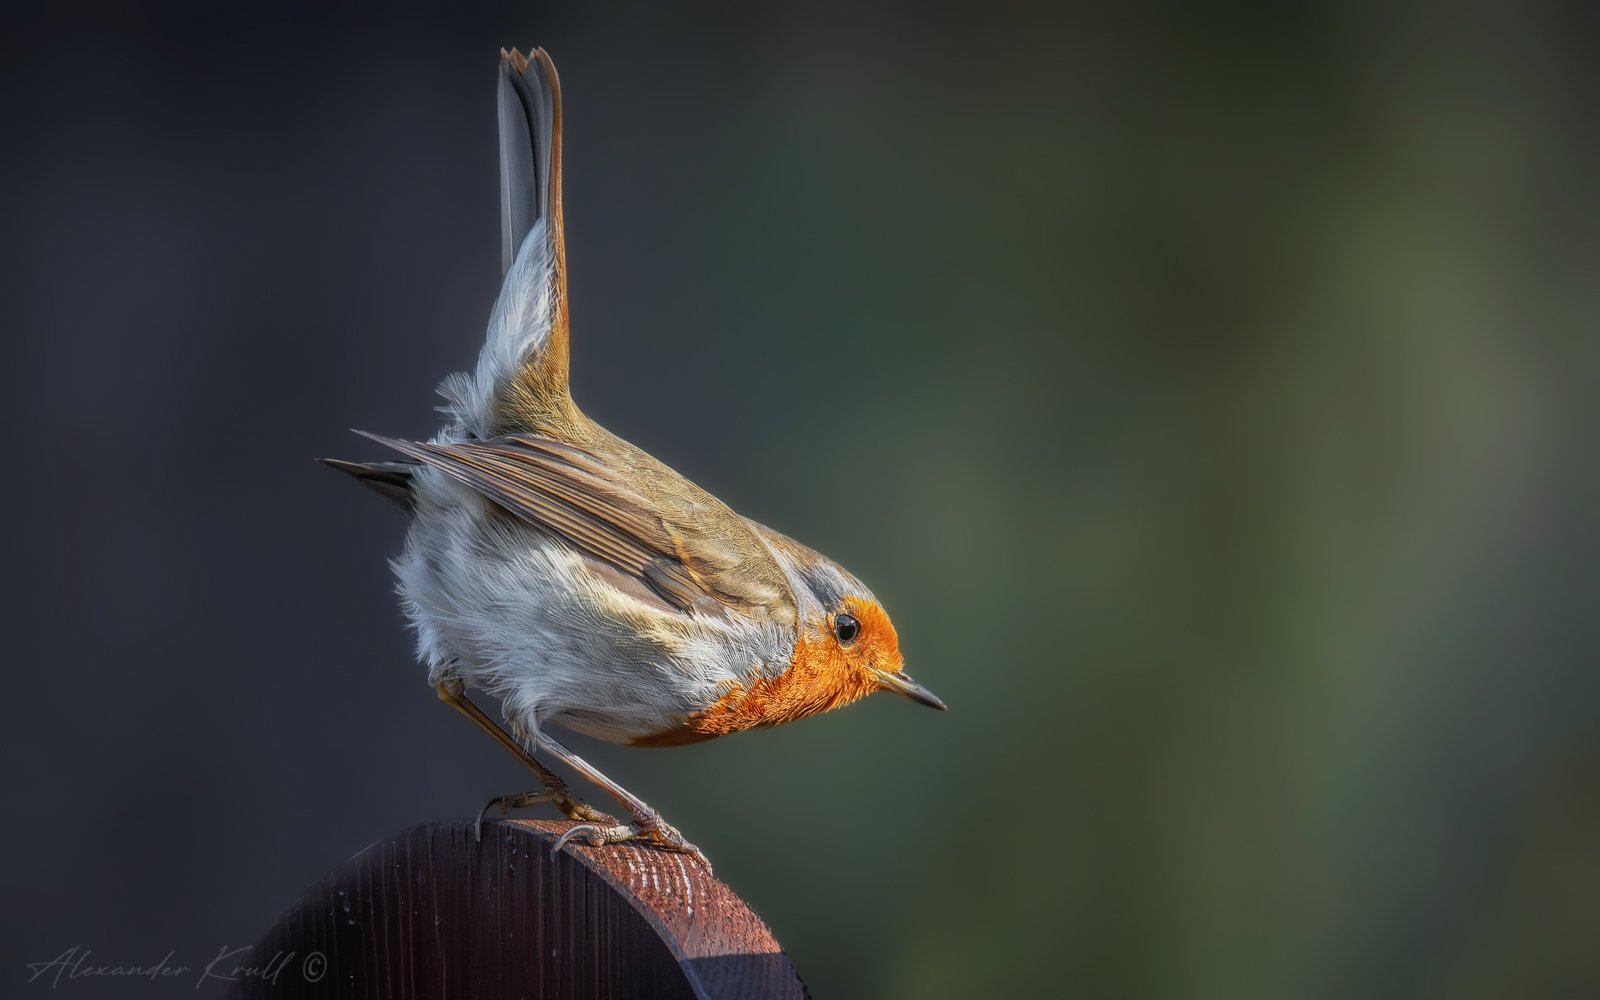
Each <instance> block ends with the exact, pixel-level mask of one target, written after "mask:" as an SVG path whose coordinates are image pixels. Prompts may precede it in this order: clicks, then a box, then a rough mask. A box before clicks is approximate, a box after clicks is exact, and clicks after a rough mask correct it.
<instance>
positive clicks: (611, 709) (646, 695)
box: [320, 48, 945, 861]
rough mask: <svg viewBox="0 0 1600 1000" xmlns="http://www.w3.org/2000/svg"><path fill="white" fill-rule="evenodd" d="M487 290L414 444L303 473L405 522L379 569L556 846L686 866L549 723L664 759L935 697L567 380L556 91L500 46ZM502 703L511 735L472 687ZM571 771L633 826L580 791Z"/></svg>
mask: <svg viewBox="0 0 1600 1000" xmlns="http://www.w3.org/2000/svg"><path fill="white" fill-rule="evenodd" d="M498 108H499V148H500V208H501V227H500V228H501V263H502V270H503V280H502V285H501V288H500V292H499V296H498V298H497V300H496V302H495V305H494V308H493V311H492V313H491V316H490V320H489V324H488V332H487V336H486V339H485V342H484V345H483V347H482V349H481V351H480V353H479V356H478V359H477V365H476V367H475V368H474V369H473V370H472V371H470V372H462V373H458V374H455V375H452V376H450V377H449V378H447V379H446V380H445V381H444V382H443V383H442V384H441V385H440V387H439V392H440V394H441V395H442V396H443V397H444V399H445V400H446V405H444V406H442V407H440V408H439V409H440V410H441V411H442V412H443V413H444V414H445V418H446V423H445V425H444V427H443V428H441V429H440V431H439V432H438V434H437V435H435V436H434V437H433V438H432V439H431V440H428V441H411V440H401V439H396V438H390V437H385V436H382V435H378V434H372V433H368V432H365V431H357V432H356V433H358V434H362V435H364V436H365V437H367V438H370V439H371V440H372V441H374V442H377V443H378V444H381V445H383V446H385V447H387V448H389V449H392V451H393V453H395V454H397V455H398V457H392V458H390V459H387V460H382V461H372V462H351V461H344V460H340V459H320V461H322V462H324V463H325V464H327V465H329V466H331V467H333V468H335V469H338V470H340V471H341V472H345V473H348V474H349V475H351V476H354V477H355V478H356V479H358V480H360V481H361V482H362V483H364V484H365V485H367V486H369V487H371V488H372V489H373V490H375V491H376V492H378V493H379V494H381V495H383V496H384V497H386V498H387V499H389V500H392V501H394V502H395V503H397V504H398V505H400V506H401V507H402V508H404V510H405V511H406V512H407V513H408V514H409V515H410V526H409V530H408V532H407V535H406V540H405V545H404V549H403V551H402V553H401V554H400V555H399V556H398V557H397V558H395V559H393V560H392V561H391V564H390V565H391V567H392V569H393V571H394V574H395V577H396V581H397V590H398V591H399V594H400V597H401V604H402V607H403V609H404V612H405V616H406V618H407V620H408V623H409V625H410V627H411V629H412V630H413V631H414V632H415V636H416V648H417V655H418V658H419V660H421V661H422V663H423V664H425V665H426V666H427V667H428V679H429V683H430V684H431V685H432V686H433V688H434V690H435V691H436V692H437V694H438V696H439V698H440V699H441V700H442V701H444V702H445V703H446V704H448V705H450V706H451V707H453V708H455V709H456V710H458V711H459V712H461V713H462V714H463V715H465V716H466V717H467V718H468V719H470V720H471V721H472V722H473V723H474V724H475V725H477V726H478V727H479V728H481V729H482V730H483V731H484V732H485V733H487V734H489V735H490V736H491V737H492V738H493V739H494V740H495V741H496V742H497V743H499V744H500V745H501V746H502V747H504V748H505V749H506V750H508V751H509V752H511V753H512V754H514V755H515V756H516V757H517V758H518V759H519V760H520V761H521V762H522V763H523V764H524V765H526V766H527V767H528V768H529V769H530V770H531V771H532V772H533V774H534V775H535V776H536V777H537V778H538V781H539V785H540V788H539V790H537V791H530V792H521V793H515V794H511V795H502V796H497V797H496V798H495V799H492V800H491V801H490V802H489V804H488V805H486V806H485V807H484V809H483V811H482V812H480V813H479V822H480V824H481V822H482V818H483V816H484V815H485V814H486V813H487V812H488V811H489V810H490V809H491V808H495V807H498V808H499V810H500V812H501V814H502V815H506V814H509V812H510V811H511V810H512V809H515V808H520V807H523V806H529V805H536V804H540V803H550V804H553V805H555V806H556V807H557V808H559V809H560V810H561V811H562V812H563V813H564V814H565V815H566V816H567V817H568V818H569V819H572V820H575V821H577V822H576V824H575V825H573V826H571V827H569V828H568V829H567V830H566V831H565V833H564V834H563V835H562V836H561V837H560V838H559V839H558V840H557V841H556V842H555V844H554V846H553V848H552V851H559V850H560V849H561V848H562V847H563V846H564V845H565V844H566V843H568V842H570V841H578V842H580V843H586V844H589V845H591V846H601V845H605V844H615V843H623V842H627V841H635V842H638V843H641V844H646V845H654V846H656V847H659V848H663V849H666V850H671V851H678V852H683V853H686V854H691V855H694V856H696V857H697V858H699V859H700V860H701V861H704V860H705V858H704V855H703V853H701V852H700V851H699V849H698V848H696V847H695V846H694V845H693V844H691V843H690V842H689V841H687V840H685V839H684V837H683V835H682V834H681V833H680V832H679V831H678V830H677V829H676V828H675V827H673V826H672V825H671V824H669V823H667V822H666V821H665V820H664V819H663V818H662V816H661V814H660V813H659V812H657V811H656V810H654V809H652V808H651V807H650V806H648V805H647V804H646V803H645V802H644V801H643V800H642V799H640V798H639V797H638V796H636V795H634V794H633V793H631V792H629V791H628V790H626V789H625V788H623V787H622V786H621V785H620V784H618V783H617V782H615V781H613V780H611V779H610V778H608V777H606V776H605V775H604V774H602V773H600V771H599V770H598V769H596V768H595V767H594V766H593V765H591V764H589V763H588V762H587V761H585V760H584V759H583V758H581V757H579V756H578V755H576V754H574V753H572V752H571V751H570V750H568V749H567V748H566V747H565V746H563V745H562V743H561V742H560V741H559V740H558V739H557V738H556V736H555V735H554V734H553V730H554V729H556V728H557V727H559V728H561V729H565V730H570V731H573V732H577V733H581V734H585V735H587V736H590V737H595V738H598V739H600V740H603V741H608V742H612V743H619V744H627V745H632V746H641V747H668V746H676V745H682V744H687V743H694V742H698V741H701V740H707V739H711V738H714V737H718V736H724V735H728V734H731V733H736V732H741V731H745V730H751V729H757V728H761V727H766V726H775V725H781V724H785V723H789V722H794V721H796V720H799V719H803V718H806V717H808V716H811V715H815V714H817V713H820V712H826V711H829V710H831V709H835V708H839V707H841V706H844V705H847V704H849V703H851V702H854V701H856V700H857V699H859V698H862V697H864V696H866V695H869V694H872V693H874V692H879V691H888V692H892V693H894V694H897V695H901V696H904V697H906V698H909V699H910V700H912V701H915V702H919V703H921V704H923V705H927V706H929V707H932V708H935V709H939V710H941V711H943V710H945V704H944V703H943V702H942V701H940V700H939V699H938V698H937V697H935V696H934V695H933V694H932V693H931V692H929V691H928V690H927V689H926V688H925V687H923V686H922V685H920V684H918V683H917V682H915V681H913V680H912V679H911V678H910V677H909V676H908V675H907V674H906V672H905V663H904V657H903V655H902V653H901V650H900V641H899V637H898V634H897V633H896V631H895V627H894V625H893V624H892V622H891V621H890V619H889V615H888V613H887V612H886V611H885V610H884V608H883V605H882V604H881V603H880V602H879V601H878V599H877V598H876V597H874V596H873V594H872V592H871V591H870V590H868V589H867V587H866V585H865V584H863V583H862V582H861V581H860V580H859V579H857V578H856V577H855V576H854V575H852V574H851V573H850V572H848V571H847V570H845V569H844V568H843V567H842V566H840V565H839V564H838V563H836V562H834V561H833V560H831V559H829V558H827V557H826V556H823V555H821V554H820V553H818V552H816V551H814V550H812V549H810V548H807V547H806V546H804V545H802V544H800V543H799V542H796V541H794V540H793V539H791V538H789V537H788V536H786V535H783V534H781V533H779V532H777V531H775V530H773V529H771V528H768V527H766V526H765V525H762V524H760V523H758V522H756V521H753V520H750V519H748V518H745V517H743V516H741V515H739V514H737V513H735V512H734V511H733V510H732V509H730V508H729V507H728V505H727V504H725V503H723V502H722V501H720V500H718V499H717V498H716V497H714V496H712V495H711V494H710V493H708V492H706V491H705V490H703V489H701V488H700V487H699V486H696V485H695V484H694V483H692V482H690V481H689V480H688V479H686V478H684V477H683V476H681V475H679V474H678V473H677V472H675V471H673V470H672V469H670V468H668V467H667V466H666V465H665V464H663V463H662V462H660V461H659V460H657V459H656V458H654V457H652V456H651V455H648V454H646V453H645V452H644V451H642V450H640V449H639V448H636V447H634V446H633V445H631V444H629V443H628V442H626V441H624V440H622V439H621V438H619V437H617V436H616V435H614V434H612V433H611V432H609V431H607V430H605V429H604V428H603V427H601V426H600V425H599V424H597V423H595V422H594V421H593V420H591V419H590V418H589V417H588V416H587V415H585V414H584V413H583V412H582V411H581V410H579V409H578V406H577V404H576V403H574V402H573V399H572V394H571V391H570V388H569V385H568V368H569V352H568V346H569V342H570V331H569V316H568V300H567V258H566V243H565V236H564V229H563V218H562V207H561V190H562V169H561V143H562V111H561V85H560V81H559V78H558V77H557V75H556V70H555V65H554V63H553V62H552V60H551V58H550V56H549V54H548V53H547V52H546V51H545V50H544V49H542V48H536V49H533V50H531V51H530V52H529V53H528V54H527V55H523V54H522V53H521V52H519V51H518V50H517V49H511V50H510V51H507V50H505V49H502V50H501V51H500V74H499V85H498ZM472 690H476V691H482V692H484V693H485V694H486V695H488V696H490V697H492V698H494V699H496V700H498V702H499V704H500V709H501V714H502V716H503V717H504V720H505V723H506V725H505V726H502V725H501V724H500V723H498V722H496V721H495V720H494V719H493V718H492V717H490V716H489V715H488V713H487V712H485V711H484V710H483V709H482V708H481V707H480V706H479V705H478V704H477V703H476V702H475V701H474V700H473V699H472V698H470V697H469V696H468V693H467V692H468V691H472ZM540 754H543V755H544V756H545V757H547V758H552V759H554V760H555V761H558V762H560V763H561V764H563V765H565V766H566V767H567V768H569V769H570V770H571V771H573V772H576V773H577V774H578V775H580V776H582V777H583V778H584V779H586V780H587V781H588V782H589V783H591V784H593V785H594V786H596V787H597V788H599V789H601V790H603V791H604V792H605V793H607V794H608V795H609V796H610V797H611V798H612V799H614V800H615V801H616V802H617V803H618V804H619V805H620V806H621V807H622V810H623V811H625V812H626V813H627V818H626V819H625V820H619V819H618V818H617V817H615V816H613V815H611V814H610V813H606V812H603V811H601V810H599V809H597V808H595V807H593V806H591V805H589V804H588V803H587V802H586V801H584V800H583V799H581V798H579V797H578V796H576V795H574V794H573V792H572V790H571V788H570V787H569V786H568V785H567V783H566V781H565V780H564V779H563V778H561V777H560V776H559V775H558V774H556V773H555V772H554V771H552V770H551V769H550V768H549V767H547V766H546V765H545V763H544V762H543V761H541V760H540V759H539V756H538V755H540Z"/></svg>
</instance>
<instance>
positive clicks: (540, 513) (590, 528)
mask: <svg viewBox="0 0 1600 1000" xmlns="http://www.w3.org/2000/svg"><path fill="white" fill-rule="evenodd" d="M591 426H592V425H591ZM596 430H598V429H596ZM601 433H603V432H601ZM367 436H368V437H370V438H372V439H373V440H375V441H378V442H380V443H382V444H385V445H388V446H389V447H391V448H393V449H395V450H396V451H398V452H400V453H401V454H403V455H406V456H408V457H410V458H413V459H415V460H417V461H419V462H424V463H426V464H428V465H431V466H434V467H435V468H437V469H439V470H441V471H443V472H444V473H446V474H447V475H449V476H450V477H451V478H453V479H455V480H457V481H458V482H461V483H464V484H466V485H468V486H471V487H472V488H473V489H475V490H477V491H479V492H480V493H482V494H483V495H484V496H486V497H488V498H489V499H490V500H492V501H494V502H495V503H496V504H498V505H499V506H500V507H502V508H504V509H505V510H506V511H508V512H509V513H511V514H513V515H515V516H516V517H518V518H520V519H522V520H524V521H526V522H528V523H530V524H532V525H534V526H536V527H538V528H540V529H542V530H544V531H547V532H549V533H551V534H553V535H556V536H557V537H560V538H562V539H564V540H565V541H567V542H568V543H570V544H571V545H572V546H573V547H575V548H576V549H578V550H579V551H580V552H582V553H584V554H586V555H589V556H592V557H594V558H596V559H601V560H604V561H605V562H607V563H609V564H610V565H612V566H615V567H616V568H617V569H619V570H621V571H623V572H624V573H627V574H629V575H630V576H632V577H634V578H636V579H637V580H639V581H640V582H641V583H643V584H645V585H646V586H647V587H649V588H650V589H651V590H652V591H654V592H656V593H657V594H659V595H660V596H661V597H662V598H663V599H665V600H667V601H668V602H669V603H671V604H673V605H674V606H676V607H678V608H679V609H681V610H683V611H700V612H720V611H722V610H723V609H728V610H732V611H736V612H739V613H741V614H744V615H746V616H748V617H751V618H754V619H757V620H762V621H775V622H779V623H784V624H792V623H793V622H794V621H795V619H796V615H797V610H796V607H795V602H794V595H793V594H792V593H791V592H790V591H789V586H788V582H787V579H786V578H785V577H784V575H783V571H782V569H781V568H780V567H779V566H778V564H777V562H776V561H775V560H774V559H773V558H772V555H771V553H770V552H769V551H768V550H767V548H766V546H765V544H764V543H762V542H761V541H760V539H759V538H758V537H756V536H755V535H754V533H752V532H750V531H749V528H748V527H747V526H746V525H745V524H744V522H743V520H742V519H740V518H739V517H738V515H736V514H734V513H733V512H732V511H731V510H728V509H727V507H726V506H724V505H722V504H721V503H720V502H719V501H717V500H715V498H712V497H711V496H710V495H709V494H707V493H705V492H704V491H703V490H700V489H699V488H698V487H695V486H693V484H691V483H689V482H688V481H687V480H684V479H682V477H679V476H678V475H677V474H676V473H674V472H672V471H671V470H670V469H667V468H666V467H665V466H662V465H660V463H659V462H656V461H655V460H654V459H652V458H650V457H649V456H648V455H645V454H644V453H643V452H640V451H638V450H637V449H635V448H633V447H632V446H630V445H627V444H625V443H624V442H621V441H619V440H617V439H615V438H611V437H610V435H605V438H606V439H609V442H608V443H613V444H614V445H615V446H617V447H618V449H619V453H618V454H617V455H616V456H614V457H616V458H620V459H623V461H622V462H621V463H618V464H613V463H608V462H606V461H604V460H602V459H600V458H599V457H597V456H596V455H595V454H593V453H591V452H589V451H587V450H585V449H583V448H580V447H577V446H575V445H571V444H567V443H564V442H560V441H556V440H553V439H550V438H544V437H535V436H531V435H515V436H510V437H502V438H495V439H493V440H490V441H463V442H459V443H454V444H426V443H421V442H414V441H397V440H394V439H391V438H385V437H379V436H378V435H375V434H368V435H367ZM602 441H604V439H602ZM642 463H650V464H651V465H653V466H654V467H655V468H652V469H649V470H648V471H647V472H646V474H643V475H641V472H642V471H645V470H642V469H641V465H642ZM667 477H670V479H669V478H667ZM633 483H643V484H648V485H646V486H644V487H643V488H640V487H636V486H634V485H632V484H633ZM667 498H670V499H667Z"/></svg>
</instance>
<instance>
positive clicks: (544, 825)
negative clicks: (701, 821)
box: [232, 820, 808, 998]
mask: <svg viewBox="0 0 1600 1000" xmlns="http://www.w3.org/2000/svg"><path fill="white" fill-rule="evenodd" d="M571 825H572V824H570V823H567V822H556V821H547V820H509V821H498V822H486V823H485V824H484V827H483V839H482V841H475V840H474V839H473V831H472V824H471V823H470V822H467V821H465V820H460V821H455V822H449V823H434V824H428V825H425V826H418V827H413V828H412V829H410V830H406V831H405V832H403V833H401V834H399V835H397V836H395V837H393V838H391V839H389V840H385V841H382V842H380V843H377V844H374V845H372V846H371V847H369V848H367V849H366V850H364V851H362V852H361V853H360V854H357V855H356V856H355V857H353V858H351V859H350V860H349V861H347V862H345V863H344V864H343V865H341V866H339V867H338V868H337V869H335V870H334V871H332V872H330V873H329V874H328V875H327V876H326V877H324V878H323V879H322V880H321V881H320V882H318V883H317V884H316V885H314V886H312V887H311V888H310V889H308V890H307V891H306V893H305V894H304V895H303V896H302V897H301V898H300V900H299V902H297V903H296V904H295V905H294V906H293V907H292V908H291V909H290V910H289V911H288V912H287V913H285V914H284V915H283V916H282V917H281V918H280V919H279V920H278V922H277V923H276V924H274V925H273V927H272V928H271V929H270V930H269V931H267V933H266V935H265V936H264V937H263V938H262V939H261V941H260V943H259V944H257V945H256V947H255V949H254V950H253V951H252V952H251V953H250V956H249V962H250V964H251V965H253V966H255V967H256V969H257V970H258V971H256V972H254V973H253V974H251V973H250V972H249V971H248V970H247V971H246V974H245V975H244V976H243V977H242V978H241V979H240V980H239V982H238V983H237V984H236V985H235V988H234V990H233V992H232V995H233V996H236V997H268V996H276V997H289V996H296V997H298V996H310V997H396V998H402V997H421V998H432V997H446V996H451V997H454V996H463V997H484V998H494V997H568V998H579V997H606V998H609V997H705V998H711V997H784V998H788V997H805V996H808V994H807V993H806V990H805V986H804V985H803V984H802V983H801V982H800V978H799V976H798V975H796V973H795V970H794V967H793V966H792V965H791V964H790V963H789V959H788V957H787V956H786V955H784V953H783V949H782V948H780V947H779V946H778V943H777V941H775V940H774V939H773V937H772V933H771V932H770V931H769V930H768V929H767V926H766V924H765V923H763V922H762V920H761V918H760V917H758V916H756V914H755V913H754V912H753V911H752V910H751V909H750V907H749V906H748V905H747V904H746V903H745V902H744V901H743V900H742V899H740V898H739V897H738V896H737V895H736V894H735V893H734V892H733V890H731V889H729V888H728V887H727V886H726V885H724V884H723V883H722V882H719V881H717V879H716V878H714V877H713V876H712V875H711V874H710V873H708V872H707V871H706V869H705V866H704V865H701V864H700V863H699V862H697V861H695V860H694V859H693V858H689V857H685V856H683V855H680V854H672V853H669V852H666V851H660V850H656V849H653V848H648V847H634V846H630V845H626V844H619V845H614V846H609V847H599V848H591V847H587V846H578V847H574V846H568V847H567V848H565V849H563V850H562V852H561V853H560V854H558V855H555V856H553V857H552V856H551V854H550V846H551V844H552V843H554V841H555V839H556V837H558V836H560V834H561V832H562V831H564V830H566V829H567V828H568V827H569V826H571Z"/></svg>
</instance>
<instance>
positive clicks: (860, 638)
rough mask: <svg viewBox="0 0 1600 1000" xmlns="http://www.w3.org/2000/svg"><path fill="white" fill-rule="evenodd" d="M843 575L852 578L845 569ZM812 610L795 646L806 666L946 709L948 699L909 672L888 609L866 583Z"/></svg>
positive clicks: (865, 687)
mask: <svg viewBox="0 0 1600 1000" xmlns="http://www.w3.org/2000/svg"><path fill="white" fill-rule="evenodd" d="M840 575H843V576H845V577H846V578H848V574H843V573H842V571H840ZM830 596H832V595H830ZM807 603H808V604H809V603H810V602H807ZM808 610H809V612H810V614H809V616H808V617H809V619H810V620H809V621H807V622H805V624H804V625H802V627H801V631H800V638H799V641H798V643H797V645H796V650H795V657H796V660H797V661H799V660H805V661H808V664H807V665H809V666H811V667H813V668H816V669H819V670H821V671H822V672H824V673H826V674H832V675H834V676H837V677H849V678H852V679H854V680H855V681H856V682H857V684H859V685H860V687H861V689H862V693H864V694H870V693H871V692H873V691H892V692H893V693H895V694H897V695H900V696H901V697H903V698H909V699H911V700H912V701H914V702H917V703H919V704H922V705H927V706H928V707H930V708H937V709H939V710H940V711H944V710H945V704H944V702H942V701H940V700H939V699H938V698H936V697H934V695H933V692H931V691H929V690H928V689H927V688H925V687H923V686H922V685H921V684H918V683H917V682H916V681H914V680H912V679H911V678H910V677H907V676H906V672H905V656H904V655H903V654H901V652H900V636H899V634H898V633H896V632H895V630H894V623H893V622H891V621H890V620H889V613H888V612H887V611H885V610H884V609H883V605H882V604H879V603H878V601H877V599H876V598H875V597H873V596H872V594H871V593H870V592H867V590H866V588H865V587H860V588H859V590H858V591H857V592H848V591H847V592H845V593H841V594H838V595H837V596H833V597H832V600H831V601H829V602H828V603H827V604H823V603H822V602H821V601H818V602H817V606H815V607H813V608H810V609H808Z"/></svg>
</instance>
